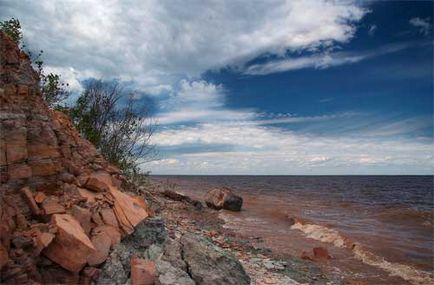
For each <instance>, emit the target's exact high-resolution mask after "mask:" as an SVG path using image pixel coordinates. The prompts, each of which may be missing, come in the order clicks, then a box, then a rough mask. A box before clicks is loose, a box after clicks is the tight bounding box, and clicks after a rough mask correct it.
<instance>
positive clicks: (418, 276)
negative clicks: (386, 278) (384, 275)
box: [352, 245, 434, 285]
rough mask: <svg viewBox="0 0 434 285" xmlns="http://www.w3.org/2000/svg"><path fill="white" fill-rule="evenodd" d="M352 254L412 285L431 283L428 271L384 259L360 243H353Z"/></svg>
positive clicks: (431, 279)
mask: <svg viewBox="0 0 434 285" xmlns="http://www.w3.org/2000/svg"><path fill="white" fill-rule="evenodd" d="M352 250H353V253H354V256H355V257H356V258H357V259H359V260H361V261H362V262H363V263H365V264H369V265H371V266H375V267H377V268H381V269H383V270H384V271H386V272H388V273H390V275H392V276H398V277H401V278H402V279H404V280H406V281H408V282H410V283H411V284H414V285H425V284H427V285H428V284H433V281H434V280H433V278H432V276H431V274H430V273H429V272H425V271H422V270H417V269H415V268H413V267H411V266H408V265H404V264H400V263H393V262H389V261H387V260H385V259H384V258H382V257H380V256H377V255H375V254H373V253H372V252H370V251H368V250H365V249H364V248H363V247H362V246H360V245H354V246H353V248H352Z"/></svg>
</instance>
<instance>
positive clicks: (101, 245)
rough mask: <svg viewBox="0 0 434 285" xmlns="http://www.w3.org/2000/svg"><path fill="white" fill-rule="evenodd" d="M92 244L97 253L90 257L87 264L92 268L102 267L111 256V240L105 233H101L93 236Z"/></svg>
mask: <svg viewBox="0 0 434 285" xmlns="http://www.w3.org/2000/svg"><path fill="white" fill-rule="evenodd" d="M91 242H92V244H93V246H94V247H95V249H96V251H95V252H94V253H92V254H91V255H90V256H89V258H88V259H87V264H89V265H90V266H96V265H100V264H101V263H103V262H104V261H105V260H106V259H107V257H108V255H109V252H110V247H111V243H112V241H111V238H110V237H109V236H108V235H106V234H104V233H99V234H94V235H92V238H91Z"/></svg>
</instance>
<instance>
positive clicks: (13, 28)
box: [0, 18, 23, 44]
mask: <svg viewBox="0 0 434 285" xmlns="http://www.w3.org/2000/svg"><path fill="white" fill-rule="evenodd" d="M0 30H2V31H3V32H4V33H5V34H6V35H8V36H9V37H10V38H11V39H12V40H13V41H14V42H16V43H17V44H19V43H20V42H21V39H22V38H23V33H22V32H21V24H20V21H19V20H18V19H15V18H11V19H10V20H7V21H4V22H0Z"/></svg>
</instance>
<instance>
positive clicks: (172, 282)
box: [155, 260, 236, 285]
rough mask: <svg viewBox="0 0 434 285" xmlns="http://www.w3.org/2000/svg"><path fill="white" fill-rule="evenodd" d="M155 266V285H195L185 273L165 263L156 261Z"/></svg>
mask: <svg viewBox="0 0 434 285" xmlns="http://www.w3.org/2000/svg"><path fill="white" fill-rule="evenodd" d="M155 265H156V270H157V280H156V282H155V284H156V285H178V284H179V285H196V283H195V282H194V281H193V280H192V279H191V278H190V276H189V275H188V274H187V272H185V271H182V270H181V269H179V268H176V267H174V266H172V265H171V264H170V263H169V262H167V261H164V260H158V261H157V262H156V264H155ZM226 284H230V283H226ZM235 284H236V283H235Z"/></svg>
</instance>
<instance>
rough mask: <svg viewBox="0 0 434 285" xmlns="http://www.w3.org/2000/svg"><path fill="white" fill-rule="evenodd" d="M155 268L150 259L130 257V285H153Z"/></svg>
mask: <svg viewBox="0 0 434 285" xmlns="http://www.w3.org/2000/svg"><path fill="white" fill-rule="evenodd" d="M155 275H156V268H155V263H154V262H153V261H150V260H145V259H142V258H137V257H133V258H131V285H154V283H155Z"/></svg>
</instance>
